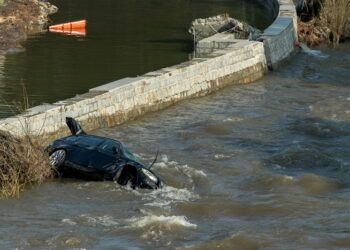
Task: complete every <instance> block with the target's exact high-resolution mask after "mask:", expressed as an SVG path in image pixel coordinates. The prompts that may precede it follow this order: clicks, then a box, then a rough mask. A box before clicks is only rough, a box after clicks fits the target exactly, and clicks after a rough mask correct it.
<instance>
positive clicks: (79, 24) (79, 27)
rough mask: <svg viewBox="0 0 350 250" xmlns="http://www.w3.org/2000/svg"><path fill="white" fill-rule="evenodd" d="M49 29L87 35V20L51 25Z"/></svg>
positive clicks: (56, 31)
mask: <svg viewBox="0 0 350 250" xmlns="http://www.w3.org/2000/svg"><path fill="white" fill-rule="evenodd" d="M49 31H50V32H55V33H63V34H67V35H77V36H86V20H80V21H75V22H69V23H61V24H55V25H51V26H49Z"/></svg>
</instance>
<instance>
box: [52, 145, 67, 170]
mask: <svg viewBox="0 0 350 250" xmlns="http://www.w3.org/2000/svg"><path fill="white" fill-rule="evenodd" d="M65 159H66V151H65V150H64V149H58V150H56V151H55V152H53V153H52V154H51V155H50V157H49V162H50V165H51V166H53V167H56V168H58V167H60V166H62V164H63V162H64V160H65Z"/></svg>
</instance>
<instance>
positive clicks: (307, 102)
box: [0, 43, 350, 249]
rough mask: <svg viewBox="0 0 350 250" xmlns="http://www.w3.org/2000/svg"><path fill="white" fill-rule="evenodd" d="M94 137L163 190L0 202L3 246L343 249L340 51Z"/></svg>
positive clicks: (68, 190)
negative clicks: (113, 145) (150, 169)
mask: <svg viewBox="0 0 350 250" xmlns="http://www.w3.org/2000/svg"><path fill="white" fill-rule="evenodd" d="M322 53H323V54H320V53H312V54H304V53H300V54H298V55H297V56H296V57H295V58H294V59H293V60H292V61H291V62H290V63H289V64H288V65H286V66H285V67H283V68H282V69H280V70H279V71H276V72H272V73H269V74H268V75H267V76H266V77H265V78H264V79H262V80H260V81H257V82H255V83H252V84H249V85H238V86H232V87H227V88H225V89H224V90H221V91H218V92H216V93H214V94H212V95H209V96H206V97H203V98H198V99H193V100H187V101H183V102H181V103H180V104H178V105H175V106H172V107H170V108H168V109H166V110H163V111H161V112H157V113H151V114H148V115H145V116H142V117H140V118H138V119H137V120H135V121H131V122H128V123H126V124H124V125H121V126H118V127H115V128H108V129H101V130H97V131H94V132H93V133H94V134H98V135H102V136H107V137H112V138H116V139H119V140H121V141H123V142H124V144H125V145H126V146H127V147H129V148H130V149H131V150H132V151H133V152H136V154H137V155H138V157H139V158H140V159H141V160H142V161H144V162H145V163H147V164H149V163H150V162H152V160H153V157H154V155H155V152H156V151H157V150H160V154H161V156H160V157H159V161H158V163H156V164H155V166H154V170H155V171H156V172H157V173H159V175H161V176H162V177H163V179H164V180H165V182H166V183H167V185H166V186H165V187H164V188H163V189H160V190H156V191H149V190H131V189H129V188H123V187H120V186H118V185H117V184H115V183H113V182H85V181H79V180H56V181H51V182H47V183H45V184H43V185H41V186H40V187H35V188H33V189H30V190H28V191H26V192H24V193H22V195H21V197H20V198H19V199H11V200H2V201H0V214H1V217H0V235H1V236H0V237H1V246H2V248H4V249H11V248H20V249H56V248H57V249H61V248H73V247H75V248H86V249H154V248H163V249H173V248H180V249H181V248H189V249H213V248H215V247H219V248H222V249H320V248H321V249H333V248H344V249H348V248H349V247H350V212H349V207H350V81H349V79H350V44H349V43H348V44H345V45H342V46H341V47H340V48H339V49H337V50H330V49H327V48H323V49H322Z"/></svg>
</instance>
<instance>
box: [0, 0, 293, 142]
mask: <svg viewBox="0 0 350 250" xmlns="http://www.w3.org/2000/svg"><path fill="white" fill-rule="evenodd" d="M269 1H273V0H269ZM280 2H282V0H280ZM283 2H289V0H285V1H283ZM286 13H288V14H293V12H292V11H291V12H290V11H289V10H288V11H287V12H286ZM284 14H285V13H284V8H283V6H282V8H280V17H278V18H277V20H276V21H275V22H274V23H273V24H272V26H271V27H270V28H269V29H267V30H266V31H265V33H264V39H263V42H258V41H247V40H232V41H231V42H230V43H225V44H224V45H222V44H220V42H219V43H215V42H213V43H212V44H213V46H217V47H216V48H215V50H213V52H212V53H209V54H207V55H206V56H205V57H204V58H195V59H192V60H190V61H188V62H184V63H181V64H179V65H175V66H172V67H167V68H163V69H160V70H157V71H154V72H150V73H147V74H145V75H143V76H140V77H136V78H124V79H121V80H118V81H115V82H111V83H108V84H105V85H102V86H99V87H96V88H93V89H90V90H89V92H87V93H85V94H82V95H77V96H76V97H73V98H70V99H67V100H63V101H59V102H56V103H54V104H45V105H40V106H37V107H33V108H31V109H29V110H27V111H26V112H25V113H24V114H21V115H18V116H16V117H11V118H7V119H3V120H0V130H6V131H9V132H11V133H12V134H14V135H16V136H24V135H25V134H29V135H31V136H32V137H34V140H36V141H38V142H39V143H44V144H45V143H47V142H49V141H51V140H53V139H55V138H58V137H62V136H64V135H67V134H68V132H69V131H68V129H67V127H66V125H65V117H66V116H71V117H74V118H76V119H77V120H79V121H80V122H81V124H82V126H83V128H84V129H85V130H86V131H89V130H93V129H97V128H102V127H108V126H114V125H117V124H121V123H123V122H125V121H127V120H130V119H133V118H135V117H137V116H140V115H142V114H144V113H146V112H150V111H157V110H160V109H162V108H164V107H167V106H169V105H172V104H174V103H176V102H178V101H180V100H183V99H186V98H190V97H194V96H202V95H206V94H208V93H210V92H213V91H215V90H217V89H219V88H222V87H224V86H227V85H232V84H242V83H250V82H252V81H255V80H257V79H259V78H261V77H263V75H264V74H265V72H266V71H267V62H268V64H269V65H270V67H271V65H272V67H274V66H275V65H276V64H277V63H278V62H279V61H280V60H284V59H285V58H286V57H287V56H288V55H289V54H290V53H292V52H291V51H292V47H291V46H289V44H292V40H289V39H290V37H294V35H295V30H294V25H293V24H294V23H293V20H294V16H292V17H288V16H285V15H284ZM281 18H284V19H283V20H285V21H281ZM272 31H273V32H272ZM224 40H225V39H224ZM284 43H288V45H287V46H285V45H284ZM266 51H267V54H266ZM265 54H266V55H265ZM266 58H267V61H266Z"/></svg>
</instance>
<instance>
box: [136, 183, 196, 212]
mask: <svg viewBox="0 0 350 250" xmlns="http://www.w3.org/2000/svg"><path fill="white" fill-rule="evenodd" d="M198 198H199V195H197V194H194V193H192V192H190V191H189V190H187V189H186V188H174V187H171V186H165V187H163V188H161V189H156V190H153V191H152V192H150V193H147V194H143V197H142V200H145V201H150V202H149V203H146V204H145V205H146V206H152V207H161V208H170V207H171V204H174V203H180V202H188V201H191V200H195V199H198Z"/></svg>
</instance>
